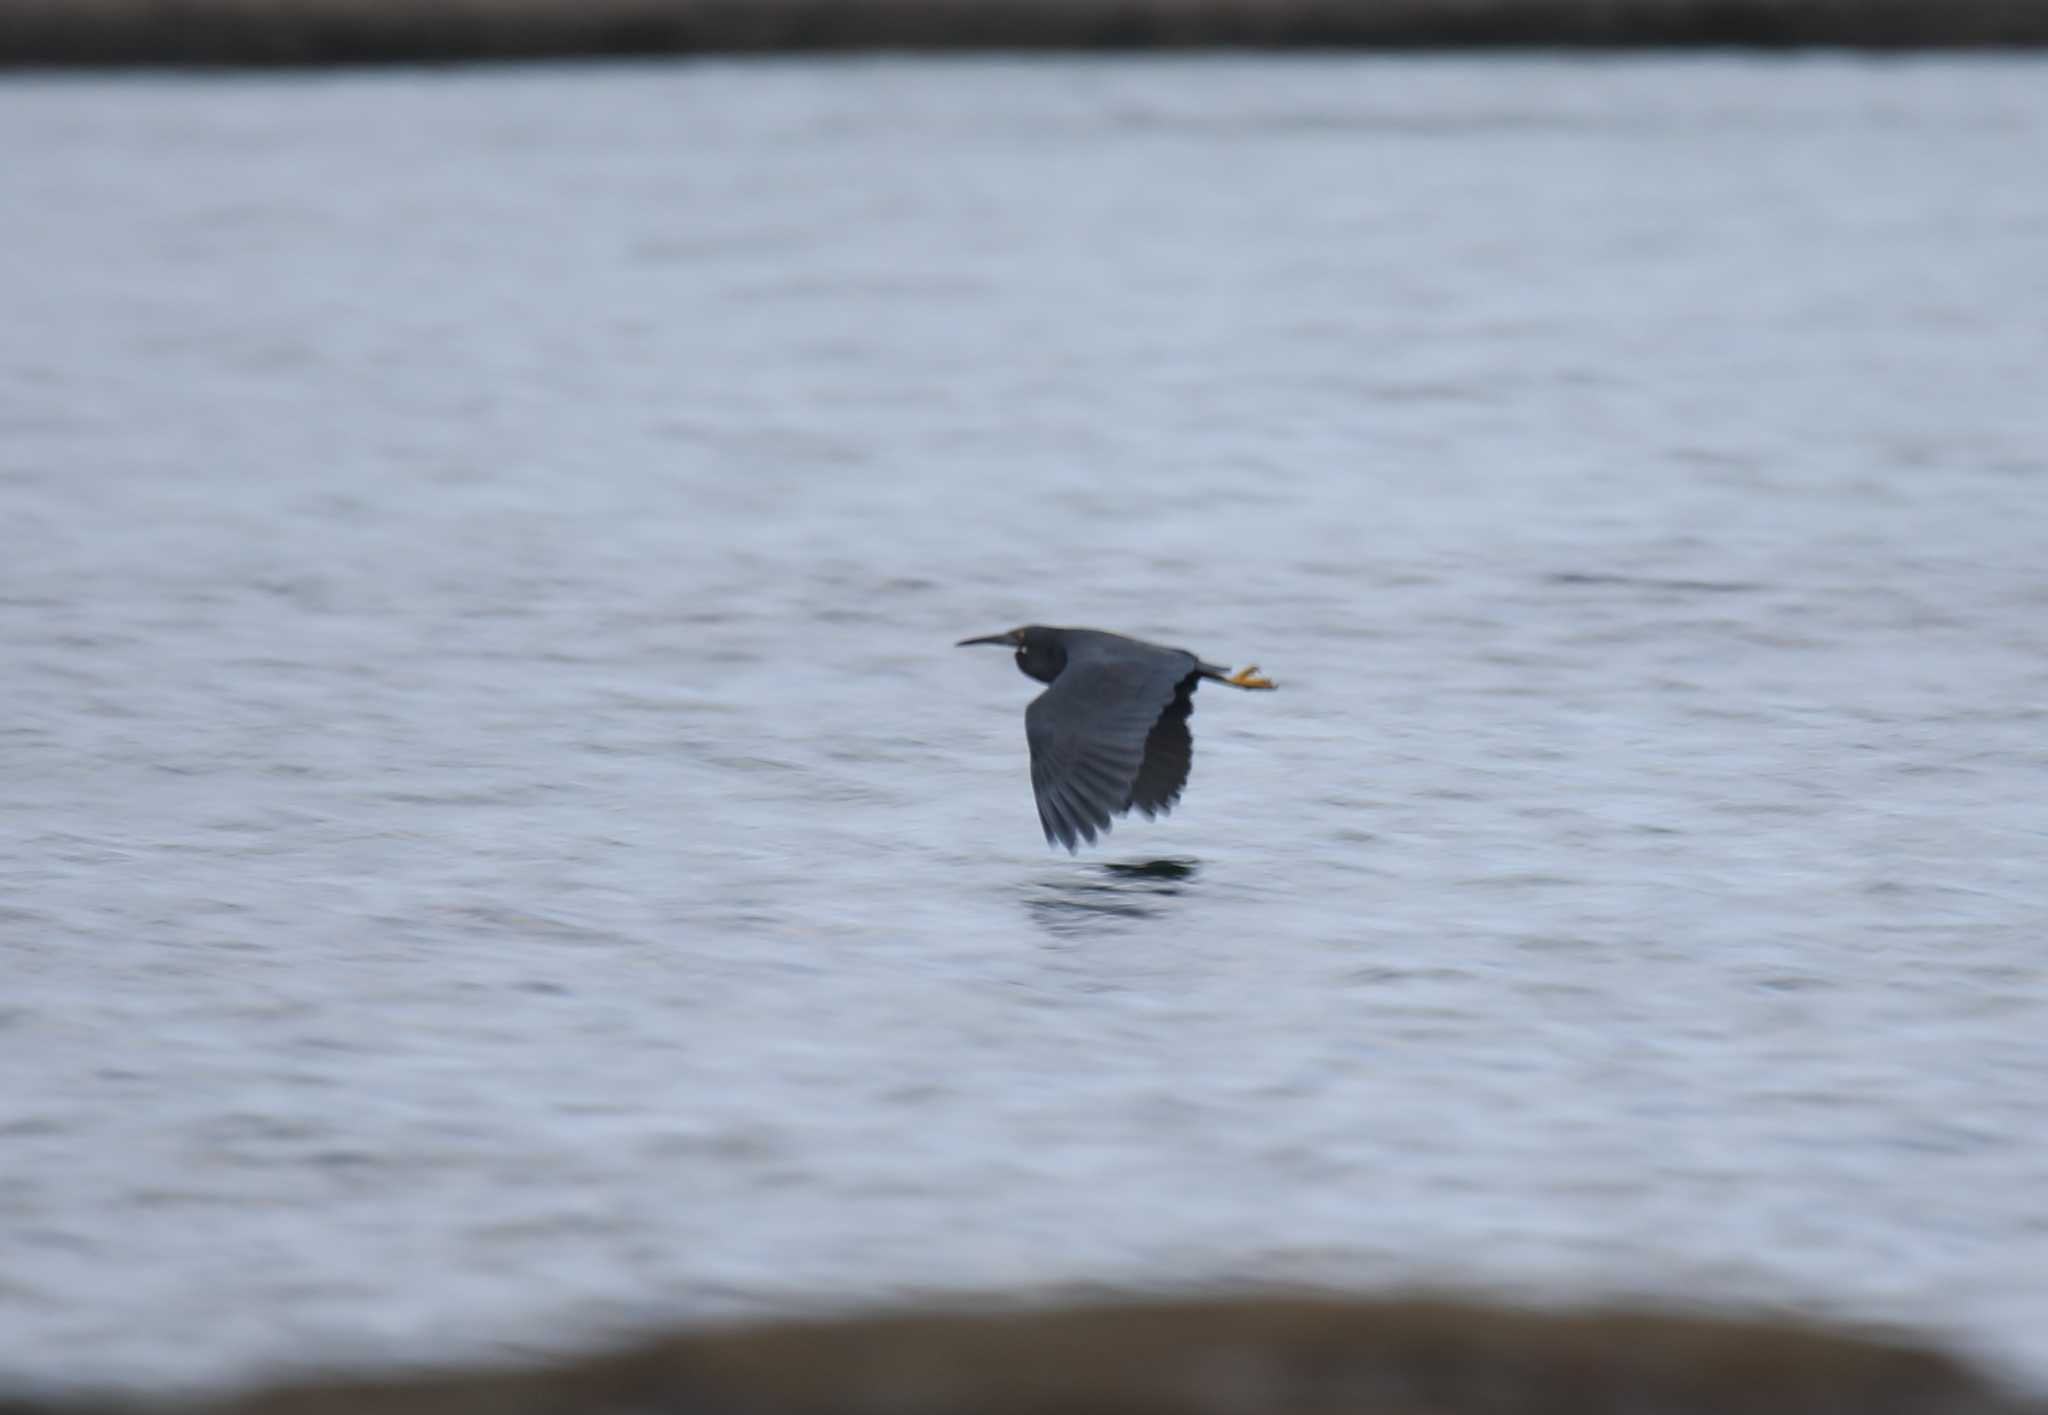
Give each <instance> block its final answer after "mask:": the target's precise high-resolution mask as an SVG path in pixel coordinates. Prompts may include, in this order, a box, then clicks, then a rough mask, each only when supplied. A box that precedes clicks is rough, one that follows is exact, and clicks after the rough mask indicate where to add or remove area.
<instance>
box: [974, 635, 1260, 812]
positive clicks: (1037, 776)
mask: <svg viewBox="0 0 2048 1415" xmlns="http://www.w3.org/2000/svg"><path fill="white" fill-rule="evenodd" d="M960 642H961V644H962V645H966V644H1006V645H1010V646H1012V647H1014V648H1015V649H1016V650H1017V667H1018V669H1019V671H1021V672H1022V673H1023V674H1024V675H1025V676H1026V677H1028V678H1036V679H1037V680H1038V681H1040V682H1041V683H1048V684H1050V685H1051V686H1050V687H1048V688H1047V689H1046V690H1045V691H1044V692H1043V693H1040V694H1039V695H1038V696H1037V697H1036V698H1034V699H1032V701H1031V705H1030V706H1029V707H1028V708H1026V709H1025V710H1024V736H1025V740H1026V741H1027V742H1028V743H1029V744H1030V747H1031V790H1032V794H1033V795H1035V796H1036V797H1037V798H1038V820H1039V824H1040V825H1042V826H1043V827H1044V828H1045V838H1046V840H1047V842H1048V843H1057V844H1060V845H1064V846H1066V847H1067V849H1068V850H1070V851H1071V850H1074V849H1075V848H1077V847H1078V845H1079V844H1080V842H1081V841H1083V840H1086V841H1088V842H1089V843H1090V844H1093V843H1094V841H1095V837H1096V836H1097V835H1099V834H1103V833H1106V832H1107V831H1108V830H1109V827H1110V821H1111V818H1112V817H1115V816H1120V815H1123V814H1125V813H1126V812H1128V811H1130V810H1131V809H1132V808H1134V807H1135V808H1136V809H1138V810H1140V811H1143V812H1144V813H1145V815H1146V816H1147V817H1148V818H1150V817H1153V816H1160V815H1164V814H1165V813H1166V812H1168V811H1170V810H1172V809H1173V803H1174V802H1175V801H1178V800H1179V799H1180V793H1181V790H1182V788H1183V787H1185V786H1186V785H1187V779H1188V767H1189V764H1190V762H1191V760H1192V757H1193V752H1194V740H1193V738H1192V737H1191V736H1190V735H1189V733H1188V714H1190V713H1191V712H1193V711H1194V693H1195V689H1196V688H1197V687H1198V686H1200V684H1201V681H1202V680H1203V679H1204V678H1213V679H1215V680H1216V681H1217V682H1219V683H1228V684H1230V685H1231V686H1232V687H1235V688H1270V687H1272V686H1273V685H1272V684H1271V683H1270V682H1268V681H1267V680H1265V679H1264V678H1261V677H1259V673H1258V670H1257V669H1256V668H1245V669H1241V670H1239V671H1238V672H1236V673H1231V672H1229V671H1228V670H1226V669H1223V668H1219V667H1217V666H1216V665H1215V664H1213V663H1204V662H1202V660H1201V659H1199V658H1197V657H1195V655H1193V654H1191V653H1189V652H1188V651H1187V650H1185V649H1172V648H1165V647H1163V646H1161V645H1159V644H1148V643H1146V642H1144V641H1143V640H1142V639H1131V638H1126V637H1124V636H1123V635H1122V634H1110V633H1105V632H1104V631H1103V630H1100V629H1056V628H1048V627H1046V626H1044V625H1040V624H1030V625H1026V626H1025V627H1024V628H1021V629H1012V630H1011V631H1010V632H1009V633H1007V634H991V635H989V636H987V637H985V638H979V639H962V640H961V641H960Z"/></svg>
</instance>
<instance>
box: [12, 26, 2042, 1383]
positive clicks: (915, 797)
mask: <svg viewBox="0 0 2048 1415" xmlns="http://www.w3.org/2000/svg"><path fill="white" fill-rule="evenodd" d="M2044 171H2048V70H2044V68H2043V66H2042V65H2041V64H2040V63H2038V62H2035V61H2026V60H2013V61H1983V60H1978V61H1965V60H1955V59H1944V60H1938V61H1936V60H1929V61H1915V62H1900V63H1884V64H1870V63H1863V62H1852V61H1847V60H1840V59H1828V58H1816V59H1805V60H1796V61H1782V60H1774V61H1758V60H1737V59H1711V60H1702V59H1684V60H1679V59H1671V60H1625V61H1624V60H1615V61H1604V62H1585V61H1566V60H1560V59H1548V60H1546V59H1537V60H1515V61H1483V60H1462V59H1461V60H1456V61H1447V60H1446V61H1437V60H1407V61H1392V60H1349V59H1347V60H1335V59H1330V60H1278V59H1272V60H1266V59H1262V60H1214V59H1210V60H1185V61H1131V62H1116V63H1109V62H1091V61H1083V60H1046V61H1042V62H1033V63H1009V62H986V61H984V62H957V63H914V62H907V61H905V62H898V61H871V62H842V63H752V64H699V65H676V66H672V67H663V66H650V67H644V68H631V67H627V68H595V69H573V68H563V69H548V68H538V69H530V70H511V71H496V72H481V71H470V72H460V73H442V72H434V71H416V72H391V73H382V74H376V75H364V76H353V75H350V76H339V75H337V76H332V77H324V78H304V77H301V78H288V79H287V78H221V77H213V78H194V79H163V78H118V79H117V78H66V79H52V80H21V79H16V80H11V81H9V82H8V83H7V84H6V85H5V86H4V87H0V203H4V210H5V212H6V213H7V215H6V218H5V224H6V230H7V235H8V242H7V244H8V249H9V259H8V260H7V262H6V263H5V265H4V273H0V306H4V308H5V309H6V311H7V316H6V318H5V320H4V321H0V517H4V526H5V542H6V549H5V553H4V557H0V664H4V678H0V705H4V712H0V763H4V769H0V966H4V968H5V978H6V983H5V987H4V989H0V1077H4V1078H5V1082H4V1088H0V1103H4V1113H0V1146H4V1148H0V1248H4V1251H5V1252H6V1253H7V1258H6V1262H5V1269H6V1270H5V1273H4V1275H0V1370H5V1371H7V1372H10V1373H12V1374H13V1375H15V1376H17V1377H25V1378H32V1379H38V1380H41V1379H49V1380H60V1379H68V1378H73V1377H78V1376H99V1377H106V1378H114V1379H123V1380H129V1379H132V1380H158V1379H171V1380H198V1381H213V1380H220V1379H226V1378H229V1377H231V1376H235V1375H238V1374H241V1373H243V1372H246V1371H248V1370H250V1369H251V1368H252V1367H254V1366H256V1365H258V1364H264V1363H275V1362H279V1361H288V1360H289V1361H298V1360H335V1359H356V1358H360V1359H372V1358H383V1357H416V1356H450V1355H472V1354H483V1353H488V1352H492V1351H499V1350H503V1349H506V1348H507V1346H508V1345H509V1346H513V1347H516V1348H517V1349H522V1350H524V1349H529V1348H532V1347H536V1346H540V1347H548V1346H557V1345H569V1344H573V1343H576V1342H580V1341H582V1340H585V1339H588V1338H591V1337H594V1336H597V1335H599V1334H604V1333H611V1332H616V1331H618V1330H620V1329H621V1328H622V1327H625V1326H629V1325H633V1324H637V1323H641V1322H644V1321H647V1320H651V1319H654V1318H660V1317H670V1316H678V1315H680V1316H685V1317H698V1316H707V1315H719V1314H729V1313H744V1312H762V1311H782V1310H788V1309H791V1308H795V1307H811V1306H817V1305H825V1306H840V1305H850V1304H858V1303H863V1302H867V1301H872V1300H876V1299H882V1298H891V1297H897V1296H903V1295H907V1294H908V1295H915V1294H928V1293H934V1292H945V1291H951V1290H958V1289H966V1288H973V1289H980V1288H988V1287H997V1286H1019V1287H1031V1288H1043V1287H1062V1286H1067V1285H1073V1284H1093V1283H1113V1284H1130V1285H1144V1286H1164V1287H1185V1286H1189V1285H1200V1284H1206V1283H1217V1282H1224V1281H1229V1280H1233V1279H1255V1280H1261V1281H1275V1282H1296V1281H1309V1282H1341V1283H1346V1284H1360V1285H1367V1286H1381V1285H1386V1284H1391V1283H1395V1282H1400V1281H1404V1280H1409V1279H1425V1280H1430V1281H1435V1282H1443V1283H1457V1284H1465V1285H1470V1286H1473V1287H1479V1288H1485V1289H1489V1290H1506V1291H1509V1292H1512V1293H1525V1294H1532V1295H1540V1296H1545V1297H1568V1296H1575V1295H1579V1294H1585V1293H1605V1292H1611V1291H1616V1290H1621V1291H1645V1292H1652V1293H1658V1294H1671V1295H1677V1296H1681V1297H1686V1298H1696V1299H1705V1300H1740V1299H1761V1300H1767V1301H1773V1302H1787V1303H1795V1304H1798V1303H1804V1304H1810V1305H1813V1306H1816V1307H1818V1308H1819V1309H1821V1310H1824V1311H1827V1312H1831V1313H1834V1314H1837V1315H1843V1316H1848V1317H1852V1318H1858V1319H1871V1320H1878V1321H1903V1322H1910V1323H1915V1324H1919V1325H1924V1326H1928V1327H1931V1328H1933V1329H1934V1330H1935V1331H1937V1332H1938V1333H1940V1334H1942V1335H1944V1336H1946V1337H1948V1338H1950V1339H1953V1340H1955V1341H1957V1342H1959V1343H1962V1344H1963V1345H1965V1346H1967V1347H1969V1348H1970V1349H1973V1350H1977V1351H1982V1352H1985V1353H1988V1354H1990V1355H1991V1356H1993V1357H1994V1358H1996V1359H1998V1360H2000V1361H2002V1362H2005V1363H2007V1364H2009V1365H2011V1366H2013V1367H2015V1368H2017V1369H2023V1370H2027V1371H2030V1372H2032V1373H2034V1374H2036V1375H2037V1376H2044V1375H2048V1338H2044V1336H2043V1333H2044V1332H2048V1284H2043V1282H2042V1281H2041V1277H2040V1275H2041V1273H2042V1272H2043V1271H2048V1136H2044V1135H2043V1130H2042V1123H2041V1117H2042V1098H2043V1097H2044V1096H2048V1040H2044V1039H2048V978H2044V962H2043V955H2042V921H2043V919H2044V917H2048V883H2044V871H2043V858H2044V853H2048V807H2044V805H2043V801H2044V800H2048V747H2044V736H2048V664H2044V656H2043V648H2044V629H2043V626H2044V624H2048V580H2044V574H2043V566H2044V564H2048V554H2044V549H2048V547H2044V526H2048V519H2044V511H2048V484H2044V480H2043V478H2044V471H2048V467H2044V454H2043V448H2044V446H2048V440H2044V438H2048V400H2044V399H2043V397H2042V372H2041V371H2042V369H2043V368H2044V367H2048V319H2044V318H2043V315H2044V312H2048V261H2044V260H2043V258H2042V253H2043V249H2044V241H2048V183H2044V182H2043V181H2042V180H2041V174H2042V173H2043V172H2044ZM1032 620H1036V621H1041V622H1050V623H1077V624H1093V625H1099V626H1101V627H1106V628H1114V629H1119V630H1122V631H1125V632H1130V633H1136V634H1141V635H1146V636H1150V637H1157V638H1161V639H1164V640H1166V641H1168V642H1172V643H1177V644H1184V645H1186V646H1187V647H1189V648H1192V649H1194V650H1196V651H1197V652H1199V653H1201V654H1202V655H1203V656H1205V657H1207V658H1210V659H1212V660H1216V661H1219V662H1231V663H1243V662H1246V661H1257V662H1258V663H1260V664H1262V665H1263V666H1264V667H1265V668H1266V670H1267V671H1268V672H1269V673H1270V674H1271V675H1272V676H1274V677H1275V678H1276V679H1278V680H1279V682H1280V684H1281V691H1279V692H1277V693H1273V694H1260V695H1250V694H1237V693H1232V692H1229V691H1227V690H1223V689H1219V688H1216V687H1215V686H1214V685H1212V686H1211V687H1210V688H1208V689H1206V690H1204V691H1203V692H1202V693H1201V695H1200V696H1199V698H1198V700H1197V711H1196V714H1195V717H1194V719H1193V727H1194V730H1195V740H1196V759H1195V768H1194V776H1193V780H1192V783H1191V785H1190V788H1189V792H1188V795H1187V797H1186V799H1185V802H1184V803H1183V806H1182V808H1181V809H1180V810H1179V811H1178V812H1176V813H1175V814H1174V815H1173V816H1172V817H1171V818H1169V819H1167V820H1165V821H1161V822H1157V823H1151V824H1147V823H1145V822H1142V821H1136V822H1131V823H1128V824H1125V825H1123V826H1120V827H1119V829H1118V830H1117V832H1116V833H1115V834H1114V835H1113V836H1111V837H1110V840H1109V842H1108V846H1107V848H1106V849H1101V850H1097V851H1095V852H1093V853H1090V854H1086V855H1084V856H1082V857H1079V858H1075V859H1069V858H1068V857H1067V856H1066V855H1064V854H1052V853H1049V852H1048V851H1047V850H1046V848H1045V847H1044V845H1043V843H1042V841H1041V840H1040V838H1039V834H1038V827H1037V822H1036V820H1035V818H1034V814H1033V811H1032V807H1031V801H1030V794H1029V789H1028V783H1027V779H1026V776H1025V768H1024V742H1023V733H1022V709H1023V706H1024V703H1025V702H1026V701H1027V700H1028V698H1029V696H1030V694H1031V693H1032V692H1033V691H1035V685H1033V684H1030V683H1028V682H1027V681H1025V680H1024V679H1023V678H1021V677H1019V676H1018V675H1017V674H1016V673H1015V672H1014V671H1013V670H1012V668H1011V667H1010V666H1009V664H1008V662H1007V661H1006V659H1005V657H1004V656H1003V655H1001V654H998V653H996V652H994V651H992V650H975V651H969V650H955V649H953V648H952V647H951V644H952V643H953V641H954V640H955V639H958V638H960V637H962V636H964V635H968V634H984V633H992V632H996V631H1000V630H1003V629H1007V628H1009V627H1011V626H1013V625H1015V624H1018V623H1022V622H1026V621H1032Z"/></svg>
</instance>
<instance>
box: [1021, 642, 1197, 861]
mask: <svg viewBox="0 0 2048 1415" xmlns="http://www.w3.org/2000/svg"><path fill="white" fill-rule="evenodd" d="M1194 669H1195V658H1194V656H1193V655H1192V654H1183V653H1179V652H1177V651H1173V650H1162V651H1160V652H1158V653H1157V654H1156V655H1148V656H1146V657H1145V658H1143V659H1139V660H1135V661H1134V660H1131V659H1129V658H1127V657H1115V656H1109V655H1104V656H1101V657H1097V656H1096V655H1094V654H1089V653H1077V654H1073V655H1071V656H1070V657H1069V659H1068V662H1067V667H1066V670H1065V671H1064V672H1062V673H1061V674H1060V676H1059V677H1058V678H1057V679H1055V680H1054V681H1053V685H1052V686H1051V687H1050V688H1047V689H1046V690H1045V691H1044V692H1043V693H1040V694H1039V695H1038V696H1037V697H1036V698H1034V699H1032V702H1031V706H1030V707H1028V708H1026V709H1025V710H1024V735H1025V737H1026V738H1027V739H1028V740H1029V742H1030V744H1031V790H1032V794H1033V795H1035V796H1036V797H1037V798H1038V820H1039V824H1040V825H1042V826H1044V827H1045V838H1046V839H1047V840H1048V841H1055V842H1057V843H1059V844H1061V845H1064V846H1066V847H1067V849H1068V850H1073V849H1075V848H1076V847H1077V846H1078V845H1079V843H1080V842H1081V841H1083V840H1086V841H1088V842H1090V843H1091V844H1092V843H1093V842H1094V840H1095V837H1096V836H1097V835H1099V834H1102V833H1105V832H1107V831H1108V829H1109V823H1110V818H1111V817H1112V816H1119V815H1122V814H1123V813H1124V812H1126V811H1128V810H1130V809H1131V807H1132V806H1134V805H1135V806H1137V807H1138V808H1139V809H1141V810H1143V811H1144V812H1145V814H1146V815H1148V816H1151V815H1158V814H1161V813H1162V812H1165V811H1167V810H1170V809H1172V806H1173V802H1174V801H1175V800H1176V799H1177V798H1178V797H1179V795H1180V791H1181V787H1182V786H1183V785H1184V784H1186V782H1187V776H1188V760H1189V754H1190V751H1191V748H1192V743H1191V740H1190V738H1189V735H1188V727H1187V718H1188V713H1189V712H1190V711H1191V710H1192V708H1193V702H1192V699H1191V697H1190V695H1191V694H1192V693H1193V692H1194V686H1195V681H1196V680H1195V673H1194Z"/></svg>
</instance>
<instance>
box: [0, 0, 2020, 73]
mask: <svg viewBox="0 0 2048 1415" xmlns="http://www.w3.org/2000/svg"><path fill="white" fill-rule="evenodd" d="M2041 46H2048V4H2029V3H2026V0H1951V3H1946V4H1944V3H1941V0H1610V2H1608V3H1603V0H418V2H417V3H413V4H408V3H405V0H179V3H167V0H0V67H7V68H16V69H20V68H73V67H171V68H177V67H237V68H239V67H253V68H277V67H313V66H340V65H375V64H400V63H463V62H491V61H507V60H537V59H603V58H644V57H653V56H661V55H692V54H698V55H713V54H775V53H806V52H809V53H829V52H857V51H876V50H881V51H910V52H920V51H925V52H938V51H1091V50H1093V51H1120V50H1128V51H1140V50H1192V49H1268V50H1283V49H1379V50H1416V49H1453V50H1456V49H1525V48H1558V49H1579V50H1605V49H1644V48H1647V49H1660V48H1724V49H1756V50H1785V49H1804V48H1836V49H1855V50H1866V51H1901V50H1918V49H1946V50H1957V49H1964V50H1998V49H2027V48H2035V47H2041Z"/></svg>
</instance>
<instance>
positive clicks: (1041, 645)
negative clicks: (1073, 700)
mask: <svg viewBox="0 0 2048 1415" xmlns="http://www.w3.org/2000/svg"><path fill="white" fill-rule="evenodd" d="M969 644H1003V645H1005V646H1007V647H1009V648H1013V649H1015V650H1016V651H1017V671H1018V672H1019V673H1022V674H1023V675H1024V676H1025V677H1026V678H1036V679H1037V680H1038V681H1039V682H1041V683H1050V682H1052V680H1053V679H1055V678H1057V677H1059V676H1060V670H1061V669H1063V668H1065V667H1066V666H1067V646H1066V643H1065V641H1064V638H1063V636H1062V635H1061V633H1060V631H1059V630H1058V629H1048V628H1046V627H1045V626H1044V625H1042V624H1026V625H1025V626H1024V627H1023V628H1021V629H1012V630H1011V631H1010V632H1009V633H1007V634H985V635H983V636H982V637H981V638H979V639H962V640H961V641H960V642H959V643H958V644H956V645H954V647H956V648H966V647H967V646H968V645H969Z"/></svg>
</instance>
